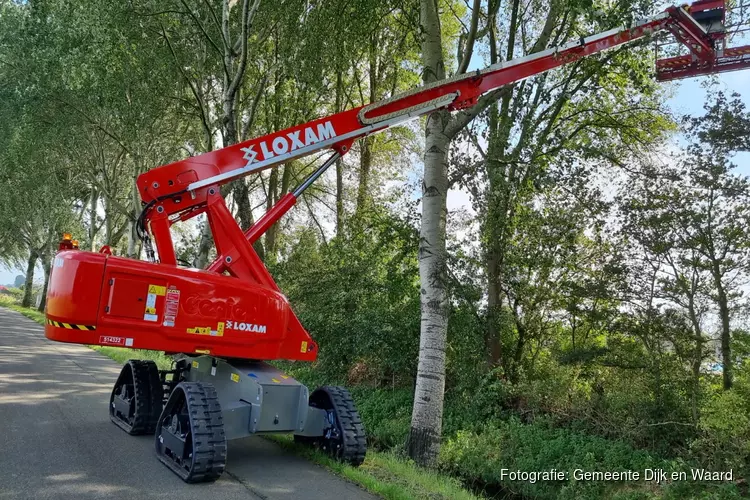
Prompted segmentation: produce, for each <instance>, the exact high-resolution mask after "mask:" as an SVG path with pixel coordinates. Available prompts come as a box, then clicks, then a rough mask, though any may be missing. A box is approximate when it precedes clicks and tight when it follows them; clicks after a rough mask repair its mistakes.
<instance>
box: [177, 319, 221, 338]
mask: <svg viewBox="0 0 750 500" xmlns="http://www.w3.org/2000/svg"><path fill="white" fill-rule="evenodd" d="M186 331H187V332H188V333H192V334H194V335H210V336H212V337H223V336H224V322H222V321H220V322H219V324H218V325H216V330H211V327H210V326H194V327H192V328H188V329H187V330H186Z"/></svg>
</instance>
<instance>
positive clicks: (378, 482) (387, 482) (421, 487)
mask: <svg viewBox="0 0 750 500" xmlns="http://www.w3.org/2000/svg"><path fill="white" fill-rule="evenodd" d="M266 437H267V438H268V439H271V440H272V441H274V442H276V443H278V444H279V445H281V446H282V447H284V448H286V449H288V450H291V451H293V452H294V453H296V454H297V455H301V456H303V457H305V458H307V459H308V460H310V461H312V462H315V463H317V464H320V465H322V466H324V467H326V468H328V469H330V470H332V471H333V472H335V473H336V474H338V475H340V476H342V477H344V478H346V479H348V480H349V481H352V482H354V483H357V484H359V485H361V486H362V487H363V488H365V489H366V490H367V491H369V492H371V493H374V494H376V495H380V496H382V497H383V498H388V499H393V500H408V499H422V498H429V499H432V500H443V499H445V500H449V499H458V500H475V499H479V498H481V497H478V496H476V495H474V494H472V493H470V492H469V491H468V490H466V489H464V488H463V487H462V486H461V484H460V482H459V481H458V480H457V479H453V478H450V477H447V476H445V475H441V474H438V473H436V472H433V471H429V470H426V469H422V468H420V467H417V466H416V465H415V464H414V462H412V461H408V460H405V459H403V458H401V457H397V456H396V455H394V454H392V453H387V452H386V453H384V452H377V451H368V452H367V458H366V459H365V462H364V463H363V464H362V465H361V466H360V467H352V466H350V465H346V464H342V463H340V462H337V461H335V460H333V459H332V458H330V457H329V456H328V455H325V454H324V453H323V452H321V451H319V450H317V449H313V448H309V447H307V446H304V445H301V444H298V443H295V442H294V441H293V440H292V436H290V435H283V434H282V435H269V436H266Z"/></svg>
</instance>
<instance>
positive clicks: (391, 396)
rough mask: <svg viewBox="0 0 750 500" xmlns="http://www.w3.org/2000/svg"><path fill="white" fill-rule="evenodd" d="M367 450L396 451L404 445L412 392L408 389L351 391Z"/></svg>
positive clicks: (361, 388)
mask: <svg viewBox="0 0 750 500" xmlns="http://www.w3.org/2000/svg"><path fill="white" fill-rule="evenodd" d="M351 392H352V396H353V397H354V401H355V403H356V404H357V409H358V410H359V413H360V415H361V416H362V422H363V423H364V424H365V429H366V430H367V441H368V443H369V445H370V446H372V447H374V448H376V449H379V450H399V449H400V448H401V447H403V445H404V443H405V442H406V436H407V434H408V433H409V426H410V424H411V408H412V401H413V400H414V391H413V390H412V389H411V388H400V389H371V388H368V387H355V388H352V389H351Z"/></svg>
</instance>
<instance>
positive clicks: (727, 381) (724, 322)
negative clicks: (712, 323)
mask: <svg viewBox="0 0 750 500" xmlns="http://www.w3.org/2000/svg"><path fill="white" fill-rule="evenodd" d="M712 274H713V277H714V283H715V285H716V304H717V305H718V306H719V318H720V319H721V364H722V367H721V372H722V381H723V385H724V390H725V391H728V390H729V389H731V388H732V382H733V378H734V368H733V366H732V365H733V363H732V349H731V346H730V339H731V330H730V326H729V299H727V293H726V290H724V283H722V281H721V270H720V269H719V263H718V261H714V262H713V270H712Z"/></svg>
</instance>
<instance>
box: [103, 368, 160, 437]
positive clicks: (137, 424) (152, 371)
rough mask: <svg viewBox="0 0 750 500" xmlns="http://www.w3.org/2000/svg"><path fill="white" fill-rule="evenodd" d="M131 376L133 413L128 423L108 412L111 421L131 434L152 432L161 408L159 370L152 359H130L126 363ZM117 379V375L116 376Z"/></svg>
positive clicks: (137, 434)
mask: <svg viewBox="0 0 750 500" xmlns="http://www.w3.org/2000/svg"><path fill="white" fill-rule="evenodd" d="M127 364H128V365H130V370H131V373H132V377H133V389H134V392H135V415H134V418H133V424H132V425H128V424H126V423H125V422H123V421H121V420H119V419H117V418H115V417H114V415H112V414H111V413H110V418H111V419H112V421H113V422H114V423H115V424H117V425H118V426H119V427H120V428H122V429H123V430H124V431H125V432H127V433H128V434H130V435H132V436H139V435H143V434H153V433H154V431H155V430H156V424H157V422H158V421H159V415H161V409H162V397H161V392H162V387H161V380H160V379H159V370H158V368H157V367H156V363H154V362H153V361H142V360H138V359H131V360H129V361H128V363H127ZM118 381H119V377H118Z"/></svg>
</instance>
